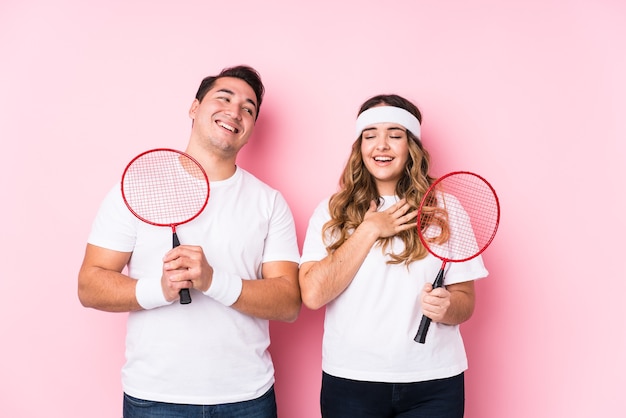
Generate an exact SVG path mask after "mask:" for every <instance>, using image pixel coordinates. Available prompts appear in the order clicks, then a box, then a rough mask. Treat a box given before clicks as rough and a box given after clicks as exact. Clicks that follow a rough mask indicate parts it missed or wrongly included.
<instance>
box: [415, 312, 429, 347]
mask: <svg viewBox="0 0 626 418" xmlns="http://www.w3.org/2000/svg"><path fill="white" fill-rule="evenodd" d="M431 322H432V321H431V319H430V318H429V317H427V316H426V315H422V321H421V322H420V327H419V329H418V330H417V334H416V335H415V338H414V339H413V340H415V342H416V343H420V344H424V342H426V334H427V333H428V327H430V323H431Z"/></svg>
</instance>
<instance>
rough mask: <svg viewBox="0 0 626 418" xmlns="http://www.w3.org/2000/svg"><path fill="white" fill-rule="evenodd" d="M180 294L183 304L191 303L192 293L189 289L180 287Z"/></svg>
mask: <svg viewBox="0 0 626 418" xmlns="http://www.w3.org/2000/svg"><path fill="white" fill-rule="evenodd" d="M178 294H179V295H180V304H181V305H187V304H188V303H191V295H190V294H189V289H180V292H178Z"/></svg>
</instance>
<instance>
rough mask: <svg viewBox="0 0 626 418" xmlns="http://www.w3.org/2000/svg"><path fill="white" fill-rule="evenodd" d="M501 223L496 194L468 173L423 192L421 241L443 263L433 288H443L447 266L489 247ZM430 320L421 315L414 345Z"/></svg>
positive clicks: (423, 335)
mask: <svg viewBox="0 0 626 418" xmlns="http://www.w3.org/2000/svg"><path fill="white" fill-rule="evenodd" d="M499 222H500V202H499V200H498V195H497V194H496V191H495V190H494V189H493V187H491V185H490V184H489V183H488V182H487V180H485V179H484V178H482V177H481V176H479V175H477V174H474V173H470V172H467V171H457V172H453V173H449V174H446V175H444V176H443V177H441V178H439V179H438V180H437V181H435V182H434V183H433V184H432V185H431V186H430V187H429V188H428V190H427V191H426V193H425V194H424V197H423V198H422V200H421V202H420V207H419V209H418V220H417V232H418V234H419V238H420V241H421V242H422V244H423V245H424V246H425V247H426V249H427V250H428V252H430V253H431V254H432V255H434V256H435V257H437V258H439V259H440V260H441V261H442V264H441V269H440V270H439V273H438V274H437V277H436V278H435V281H434V282H433V288H438V287H441V286H443V283H444V278H445V268H446V264H447V263H449V262H462V261H468V260H471V259H472V258H474V257H477V256H478V255H479V254H481V253H482V252H483V251H485V249H486V248H487V247H488V246H489V244H491V241H493V238H494V236H495V235H496V231H497V230H498V224H499ZM430 323H431V319H430V318H429V317H427V316H426V315H422V320H421V322H420V326H419V329H418V331H417V335H416V336H415V341H416V342H418V343H422V344H423V343H424V342H425V341H426V334H427V333H428V328H429V326H430Z"/></svg>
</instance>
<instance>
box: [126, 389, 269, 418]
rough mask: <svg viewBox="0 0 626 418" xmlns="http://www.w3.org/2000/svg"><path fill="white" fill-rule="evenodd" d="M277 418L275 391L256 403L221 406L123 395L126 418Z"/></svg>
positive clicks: (235, 403) (254, 400)
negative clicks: (167, 401) (161, 400)
mask: <svg viewBox="0 0 626 418" xmlns="http://www.w3.org/2000/svg"><path fill="white" fill-rule="evenodd" d="M276 416H277V413H276V396H275V394H274V388H273V387H272V388H270V390H268V391H267V392H266V393H265V394H264V395H263V396H261V397H259V398H257V399H252V400H250V401H243V402H234V403H226V404H220V405H183V404H174V403H165V402H155V401H145V400H141V399H137V398H133V397H132V396H129V395H127V394H124V418H276Z"/></svg>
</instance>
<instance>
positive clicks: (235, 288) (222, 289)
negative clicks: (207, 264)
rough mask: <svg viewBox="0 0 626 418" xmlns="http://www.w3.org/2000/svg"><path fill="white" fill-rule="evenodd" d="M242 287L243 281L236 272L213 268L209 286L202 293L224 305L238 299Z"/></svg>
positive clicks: (228, 304)
mask: <svg viewBox="0 0 626 418" xmlns="http://www.w3.org/2000/svg"><path fill="white" fill-rule="evenodd" d="M242 287H243V281H242V280H241V277H239V276H237V275H236V274H230V273H227V272H225V271H219V270H213V279H212V281H211V286H209V289H208V290H207V291H206V292H204V294H205V295H207V296H209V297H211V298H213V299H215V300H216V301H218V302H220V303H221V304H223V305H225V306H230V305H232V304H233V303H235V302H237V299H239V295H241V288H242Z"/></svg>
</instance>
